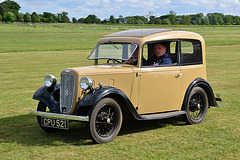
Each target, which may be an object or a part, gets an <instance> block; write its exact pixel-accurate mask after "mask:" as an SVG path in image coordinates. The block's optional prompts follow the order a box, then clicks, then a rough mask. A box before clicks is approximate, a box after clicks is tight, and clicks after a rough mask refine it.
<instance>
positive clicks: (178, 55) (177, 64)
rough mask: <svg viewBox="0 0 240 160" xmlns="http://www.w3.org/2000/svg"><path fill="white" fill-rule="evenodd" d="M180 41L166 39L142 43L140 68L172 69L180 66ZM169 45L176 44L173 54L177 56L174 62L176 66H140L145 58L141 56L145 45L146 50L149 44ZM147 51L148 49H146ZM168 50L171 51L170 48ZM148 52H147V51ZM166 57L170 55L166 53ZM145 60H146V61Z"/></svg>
mask: <svg viewBox="0 0 240 160" xmlns="http://www.w3.org/2000/svg"><path fill="white" fill-rule="evenodd" d="M180 41H181V40H180V39H167V40H159V41H150V42H146V43H144V44H143V47H142V51H141V57H142V60H141V64H140V67H141V68H149V67H151V68H153V67H174V66H180V56H181V54H180V51H181V47H180V44H181V43H180ZM166 42H167V43H170V44H171V42H176V46H175V47H176V48H175V51H176V52H175V54H176V56H177V58H176V59H177V60H176V62H175V63H176V65H159V66H143V65H142V64H143V58H146V57H144V56H143V53H144V48H145V46H146V45H147V48H148V45H149V44H155V43H166ZM148 49H149V48H148ZM169 50H170V51H171V46H169ZM148 52H149V51H148ZM168 55H170V53H168ZM148 56H149V53H148ZM148 58H150V57H148ZM146 60H147V59H146Z"/></svg>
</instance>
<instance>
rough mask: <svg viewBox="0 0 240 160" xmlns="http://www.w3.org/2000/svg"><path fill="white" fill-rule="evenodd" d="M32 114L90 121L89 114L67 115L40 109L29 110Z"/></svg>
mask: <svg viewBox="0 0 240 160" xmlns="http://www.w3.org/2000/svg"><path fill="white" fill-rule="evenodd" d="M29 113H30V114H33V115H36V116H43V117H49V118H60V119H68V120H75V121H85V122H86V121H89V117H88V116H75V115H66V114H57V113H49V112H40V111H33V110H31V109H30V110H29Z"/></svg>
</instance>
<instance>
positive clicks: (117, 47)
mask: <svg viewBox="0 0 240 160" xmlns="http://www.w3.org/2000/svg"><path fill="white" fill-rule="evenodd" d="M109 42H110V43H111V44H112V46H114V47H115V48H117V49H118V50H119V48H118V47H117V46H116V45H114V43H113V42H112V41H111V40H109Z"/></svg>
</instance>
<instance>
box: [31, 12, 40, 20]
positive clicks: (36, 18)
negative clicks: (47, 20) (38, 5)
mask: <svg viewBox="0 0 240 160" xmlns="http://www.w3.org/2000/svg"><path fill="white" fill-rule="evenodd" d="M31 18H32V22H37V23H39V22H40V17H39V16H38V14H37V13H36V12H33V13H32V16H31Z"/></svg>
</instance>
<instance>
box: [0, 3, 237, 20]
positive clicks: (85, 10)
mask: <svg viewBox="0 0 240 160" xmlns="http://www.w3.org/2000/svg"><path fill="white" fill-rule="evenodd" d="M3 1H4V0H0V2H3ZM13 1H15V2H17V3H18V4H19V5H20V6H21V9H20V11H19V12H21V13H24V14H25V13H26V12H28V13H30V14H32V12H34V11H35V12H37V13H38V14H42V13H43V12H50V13H53V14H56V13H62V12H63V11H65V12H68V17H69V18H70V19H71V18H72V17H75V18H77V19H79V18H86V17H87V16H88V15H90V14H94V15H96V16H97V17H98V18H100V19H101V20H104V19H107V18H109V17H110V16H111V15H113V16H114V17H115V18H119V15H122V16H123V17H126V16H136V15H139V16H147V15H149V13H150V12H151V13H152V15H154V16H161V15H166V14H169V11H174V12H176V14H177V15H188V14H196V13H204V14H207V13H215V12H218V13H223V14H225V15H228V14H231V15H238V16H240V0H13Z"/></svg>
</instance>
